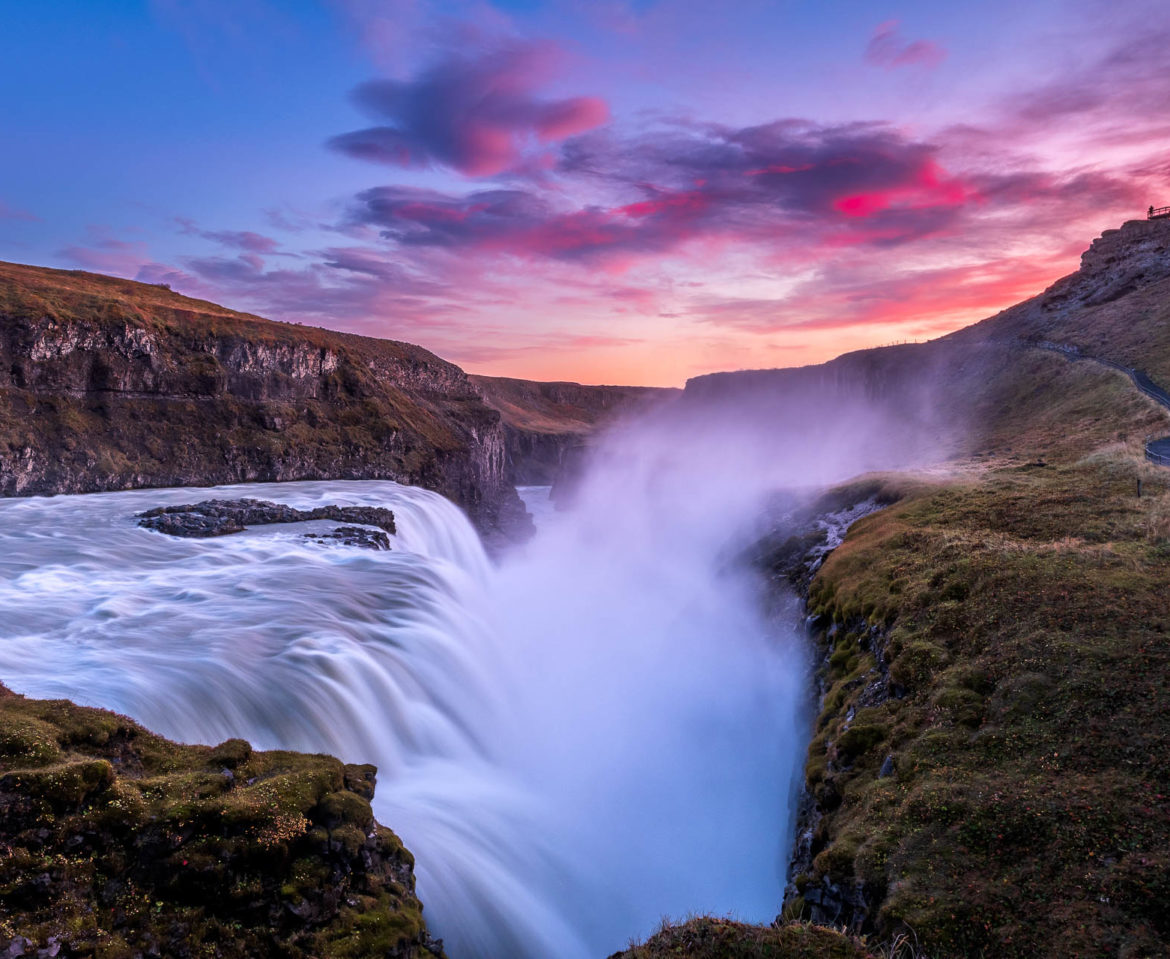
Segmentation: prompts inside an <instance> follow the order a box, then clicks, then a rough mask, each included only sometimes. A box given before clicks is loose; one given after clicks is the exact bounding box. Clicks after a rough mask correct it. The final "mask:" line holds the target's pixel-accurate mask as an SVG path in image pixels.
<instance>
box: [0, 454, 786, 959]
mask: <svg viewBox="0 0 1170 959" xmlns="http://www.w3.org/2000/svg"><path fill="white" fill-rule="evenodd" d="M628 479H629V476H628V475H627V480H628ZM634 485H635V486H638V483H635V484H634ZM523 492H524V494H525V496H526V498H527V499H528V500H529V503H530V505H531V506H532V507H533V511H534V513H536V514H537V515H538V518H539V522H540V525H541V528H540V532H539V534H538V536H537V538H536V539H535V540H534V541H533V542H532V543H531V544H529V545H528V546H527V547H526V548H524V549H523V550H519V551H517V552H515V553H514V554H512V555H511V556H509V557H506V558H505V559H504V560H503V562H501V563H500V564H498V565H495V564H493V563H491V562H489V560H488V559H487V557H486V556H485V554H484V551H483V548H482V547H481V544H480V542H479V539H478V537H477V535H476V533H475V531H474V530H473V529H472V527H471V526H470V524H469V523H468V522H467V520H466V518H465V517H464V516H463V514H462V513H461V512H460V511H459V510H458V509H457V508H456V507H455V506H453V505H451V504H450V503H449V502H447V501H446V500H444V499H443V498H441V497H439V496H437V495H435V494H432V493H428V492H426V491H423V490H420V489H415V488H409V487H403V486H399V485H397V484H395V483H391V482H381V481H378V482H373V481H371V482H364V481H363V482H301V483H285V484H248V485H237V486H226V487H217V488H214V489H168V490H139V491H133V492H121V493H104V494H91V495H81V496H58V497H51V498H42V497H37V498H27V499H10V500H5V501H0V681H3V682H4V683H6V684H7V685H9V686H10V687H11V688H12V689H14V690H16V691H18V692H21V693H24V694H26V695H30V696H36V697H65V698H69V699H72V700H74V701H76V702H79V703H82V704H86V705H91V706H100V707H104V708H108V709H113V710H116V711H118V712H122V713H125V714H128V715H130V716H132V717H133V718H135V719H137V720H139V721H140V722H142V723H143V724H145V725H146V726H148V727H149V728H151V729H153V730H155V731H157V732H160V733H162V734H164V735H166V736H169V737H171V738H174V739H179V740H183V741H189V742H205V743H216V742H219V741H222V740H224V739H227V738H229V737H233V736H240V737H244V738H246V739H248V740H250V741H251V742H253V743H254V744H255V745H256V746H257V747H258V748H261V749H270V748H278V747H279V748H291V749H298V750H307V751H313V752H328V753H332V754H335V755H338V756H340V757H341V758H343V759H344V760H346V761H348V762H373V763H375V764H377V766H378V768H379V775H378V788H377V796H376V798H375V800H374V810H375V813H376V815H377V816H378V819H379V820H380V821H381V822H383V823H385V824H386V825H388V826H390V827H391V828H393V829H394V830H395V831H396V832H398V833H399V834H400V835H401V836H402V837H403V839H404V841H405V842H406V844H407V846H408V847H409V848H410V849H411V851H412V852H413V853H414V854H415V856H416V858H417V878H418V892H419V896H420V898H421V899H422V901H423V902H424V904H425V908H426V916H427V920H428V924H429V925H430V927H431V930H432V933H433V934H434V935H436V936H441V937H442V938H443V939H444V940H445V943H446V948H447V951H448V954H449V955H450V956H451V957H452V959H519V957H532V959H538V957H539V959H549V957H555V959H600V957H603V956H605V955H608V954H609V953H610V952H612V951H614V950H616V949H619V948H621V947H623V946H624V945H625V944H626V942H627V941H628V940H629V938H630V937H633V936H640V935H646V934H648V933H649V932H650V931H652V930H653V928H654V927H655V926H656V925H657V923H658V921H659V920H660V919H661V917H663V916H674V917H679V916H682V915H685V914H686V913H687V912H710V913H716V914H733V915H735V916H738V917H741V918H745V919H749V920H756V921H770V920H771V919H772V918H773V916H774V915H775V913H776V912H777V910H778V907H779V904H780V900H781V893H782V887H783V878H784V877H783V873H784V865H785V861H786V854H787V851H788V849H787V847H788V838H787V837H788V835H789V832H790V828H789V827H790V815H791V813H790V806H791V797H792V792H793V786H794V782H795V779H794V777H795V773H796V770H797V769H798V768H799V765H800V761H801V756H802V753H803V746H804V740H805V732H804V730H803V719H802V716H801V706H802V704H803V702H804V695H803V689H804V688H805V683H806V678H807V671H806V664H805V662H804V659H803V651H802V644H801V642H800V641H799V640H798V638H797V637H796V634H795V630H796V628H797V626H796V624H797V621H798V617H797V616H796V615H795V611H794V614H793V616H792V617H791V623H790V624H789V625H784V624H781V623H777V622H775V621H772V622H765V621H764V619H763V618H762V615H761V613H760V612H759V609H760V603H759V593H758V585H757V584H755V583H752V582H751V581H750V578H749V577H745V576H743V575H742V573H740V572H737V571H736V567H735V564H734V563H730V562H729V561H728V558H727V553H726V551H724V552H722V553H721V552H720V548H719V547H720V546H726V545H727V537H728V528H726V527H724V528H722V529H719V528H717V527H719V526H720V525H721V524H723V523H724V522H725V519H726V518H725V517H724V518H723V519H719V518H715V517H711V516H710V515H708V514H707V513H702V512H700V511H698V510H697V509H695V510H694V513H693V515H691V514H689V513H688V511H687V508H686V505H685V504H686V502H687V500H686V498H685V497H683V496H676V495H671V493H670V491H669V490H667V491H665V492H664V491H663V490H662V489H659V488H656V487H655V486H654V483H653V482H651V480H650V479H646V482H645V483H643V484H642V485H641V486H639V487H638V488H635V489H631V488H622V489H619V488H612V489H607V488H604V487H598V488H596V489H594V490H593V491H592V493H590V491H586V493H585V494H583V496H582V505H581V506H580V507H579V508H578V509H577V510H575V511H573V512H570V513H568V514H565V515H553V514H552V513H551V512H550V511H549V510H547V509H546V508H545V507H546V502H545V500H546V497H547V491H546V490H541V489H530V490H525V491H523ZM245 496H248V497H255V498H258V499H265V500H272V501H275V502H279V503H287V504H289V505H292V506H295V507H298V508H302V509H307V508H310V507H313V506H319V505H325V504H330V503H334V504H339V505H355V506H358V505H369V506H386V507H389V508H390V509H392V510H393V511H394V514H395V517H396V520H397V525H398V533H397V535H395V536H393V537H392V538H391V540H392V545H393V549H392V550H391V551H389V552H377V551H371V550H366V549H359V548H354V547H348V546H342V545H320V544H317V543H313V542H310V541H307V540H306V539H305V538H304V536H303V534H304V533H305V532H307V531H311V530H321V529H328V528H332V526H333V525H335V524H332V523H327V522H319V523H304V524H290V525H278V526H268V527H256V528H252V529H249V530H248V531H246V532H244V533H241V534H237V535H232V536H226V537H220V538H216V539H209V540H197V539H177V538H172V537H169V536H166V535H163V534H159V533H155V532H151V531H148V530H145V529H141V528H139V527H138V526H137V525H136V521H135V518H134V516H135V514H136V513H138V512H140V511H143V510H146V509H149V508H151V507H155V506H165V505H175V504H180V503H191V502H198V501H201V500H205V499H210V498H213V497H215V498H233V499H234V498H240V497H245ZM692 498H693V497H692ZM623 501H625V502H628V503H634V504H635V505H636V508H633V509H628V508H622V507H619V506H618V505H617V504H620V503H621V502H623ZM667 517H669V518H670V522H663V520H664V518H667Z"/></svg>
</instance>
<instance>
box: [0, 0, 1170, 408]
mask: <svg viewBox="0 0 1170 959" xmlns="http://www.w3.org/2000/svg"><path fill="white" fill-rule="evenodd" d="M0 51H2V54H3V55H2V56H0V133H2V135H3V143H4V147H3V149H2V150H0V259H5V260H15V261H18V262H24V263H35V264H40V265H47V266H57V267H67V268H83V269H88V270H96V271H99V272H105V273H114V274H117V275H120V276H125V277H130V278H134V279H139V280H145V281H148V282H156V283H158V282H161V283H168V284H170V285H171V286H172V287H173V288H174V289H175V290H178V291H180V292H183V293H187V294H190V295H193V296H199V297H203V298H206V299H211V300H215V301H217V302H221V303H224V304H226V305H228V306H231V307H234V308H236V309H244V310H249V311H252V312H256V313H260V314H262V315H265V316H269V317H273V318H276V319H284V320H292V321H297V322H303V323H307V324H313V325H320V326H328V327H332V328H336V329H343V330H350V331H354V332H358V333H364V334H368V335H372V336H385V337H391V338H395V339H403V340H408V341H411V342H415V343H419V344H421V345H423V346H426V347H428V348H429V349H432V350H434V351H435V352H436V353H438V354H440V355H441V356H443V357H445V358H447V359H450V360H452V361H454V362H456V363H459V364H460V365H461V366H463V367H464V368H465V369H467V370H469V371H472V372H481V373H492V374H498V375H510V376H524V377H528V378H533V379H573V380H578V381H581V382H586V383H641V384H654V385H681V384H682V383H683V381H684V380H685V379H686V378H687V377H689V376H693V375H696V374H699V373H705V372H710V371H712V370H720V369H737V368H745V367H770V366H793V365H800V364H804V363H809V362H816V361H820V360H823V359H827V358H829V357H831V356H835V355H837V354H839V353H842V352H845V351H847V350H850V349H856V348H859V347H865V346H875V345H880V344H883V343H889V342H893V341H898V340H905V339H926V338H930V337H933V336H937V335H939V334H941V333H944V332H947V331H949V330H952V329H955V328H957V327H959V326H963V325H965V324H967V323H969V322H972V321H974V320H976V319H979V318H981V317H983V316H987V315H989V314H991V313H994V312H996V311H997V310H999V309H1001V308H1003V307H1005V306H1008V305H1010V304H1012V303H1013V302H1016V301H1018V300H1020V299H1022V298H1024V297H1026V296H1028V295H1031V294H1032V293H1034V292H1038V291H1039V290H1040V289H1042V288H1043V287H1044V286H1046V285H1047V284H1048V283H1050V282H1051V281H1052V280H1054V279H1056V278H1057V277H1058V276H1061V275H1063V274H1065V273H1068V272H1070V271H1071V270H1073V269H1075V267H1076V264H1077V258H1078V256H1079V254H1080V253H1081V252H1082V250H1083V249H1084V248H1085V247H1086V246H1087V245H1088V243H1089V241H1090V240H1091V239H1092V238H1093V237H1094V236H1096V235H1097V234H1099V233H1100V232H1101V231H1102V230H1104V229H1107V228H1111V227H1115V226H1118V225H1120V224H1121V222H1122V221H1124V220H1126V219H1132V218H1135V217H1138V216H1143V215H1144V210H1145V209H1146V207H1147V206H1149V205H1150V204H1160V205H1161V204H1170V69H1168V68H1167V63H1168V62H1170V3H1167V0H1110V2H1099V0H1024V2H1021V0H982V2H980V3H977V4H949V3H939V2H938V0H911V2H888V3H887V2H880V0H815V2H814V0H799V2H798V0H790V2H785V0H772V2H755V0H739V2H726V3H711V2H696V0H599V2H593V0H565V2H554V0H549V2H542V0H495V2H478V3H463V2H458V0H451V2H436V3H429V2H426V0H151V2H148V0H100V2H98V0H68V2H67V0H37V2H27V0H0Z"/></svg>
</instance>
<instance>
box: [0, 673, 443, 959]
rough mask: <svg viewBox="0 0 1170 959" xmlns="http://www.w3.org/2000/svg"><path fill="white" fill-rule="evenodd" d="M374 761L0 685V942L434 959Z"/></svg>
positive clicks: (139, 952)
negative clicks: (385, 812)
mask: <svg viewBox="0 0 1170 959" xmlns="http://www.w3.org/2000/svg"><path fill="white" fill-rule="evenodd" d="M375 772H376V771H375V769H374V767H373V766H352V765H351V766H345V765H342V763H341V762H340V761H338V760H336V759H333V758H331V757H328V756H306V755H301V754H297V753H287V752H253V751H252V749H251V747H250V746H249V745H248V744H247V743H246V742H244V741H243V740H239V739H232V740H228V741H227V742H224V743H221V744H220V745H219V746H216V747H210V746H183V745H179V744H177V743H172V742H168V741H167V740H165V739H162V738H161V737H159V736H155V735H153V734H152V733H150V732H148V731H147V730H145V729H143V728H142V727H141V726H139V725H138V724H137V723H134V722H133V721H131V720H129V719H127V718H126V717H124V716H118V715H116V714H114V713H110V712H107V711H105V710H100V709H86V708H82V707H79V706H75V705H73V704H71V703H68V702H64V701H49V700H33V699H25V698H24V697H23V696H17V695H15V694H13V693H11V692H9V691H8V690H7V689H5V688H4V687H3V686H0V847H2V848H3V850H4V855H3V856H0V949H3V950H4V952H3V954H4V955H5V956H22V955H23V956H60V957H72V956H95V955H97V956H108V957H131V956H166V957H176V959H180V957H187V956H206V955H214V956H220V957H224V959H237V957H238V959H250V957H254V956H277V955H279V956H286V957H288V959H301V957H305V959H307V957H310V956H313V957H334V959H343V957H358V956H382V957H387V959H441V957H442V955H443V947H442V943H440V942H437V941H435V940H433V939H431V937H430V936H429V935H428V934H427V931H426V925H425V923H424V922H423V918H422V905H421V904H420V903H419V901H418V898H417V897H416V896H415V893H414V875H413V868H414V860H413V858H412V857H411V855H410V853H409V852H407V851H406V849H404V848H403V846H402V843H401V842H400V841H399V840H398V837H396V836H395V835H394V833H392V832H391V831H390V830H388V829H385V828H383V827H382V826H380V825H378V823H376V822H375V821H374V817H373V813H372V811H371V809H370V799H371V798H372V797H373V795H374V779H375Z"/></svg>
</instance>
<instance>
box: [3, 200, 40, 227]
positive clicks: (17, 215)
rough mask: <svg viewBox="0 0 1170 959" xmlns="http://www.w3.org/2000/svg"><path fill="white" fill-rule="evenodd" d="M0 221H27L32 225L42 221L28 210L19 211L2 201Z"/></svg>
mask: <svg viewBox="0 0 1170 959" xmlns="http://www.w3.org/2000/svg"><path fill="white" fill-rule="evenodd" d="M0 220H27V221H29V222H30V223H32V222H36V221H39V220H40V217H39V216H35V215H34V214H32V213H29V212H28V210H19V209H17V208H16V207H13V206H9V205H8V204H7V203H5V202H4V201H3V200H0Z"/></svg>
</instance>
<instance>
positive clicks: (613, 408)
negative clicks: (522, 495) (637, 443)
mask: <svg viewBox="0 0 1170 959" xmlns="http://www.w3.org/2000/svg"><path fill="white" fill-rule="evenodd" d="M471 380H472V382H473V383H474V384H475V385H476V386H477V387H478V388H479V390H480V391H481V393H482V394H483V397H484V400H485V401H486V402H487V404H488V405H489V406H490V407H492V408H493V409H495V410H497V411H498V412H499V413H500V416H501V417H502V419H503V422H504V435H505V449H506V451H507V458H508V463H509V465H510V467H511V469H512V472H513V474H514V475H515V477H516V482H517V483H520V484H521V485H532V486H549V485H552V484H553V483H554V482H555V480H556V479H557V477H558V476H559V475H560V473H561V471H562V470H563V469H565V468H566V467H568V468H569V469H571V468H572V464H573V460H574V457H575V455H576V453H577V451H579V450H580V449H581V448H583V447H584V446H586V445H587V443H588V441H589V438H590V437H591V436H592V435H594V434H595V433H596V432H597V431H598V430H599V429H602V428H603V427H604V426H605V425H606V424H607V423H609V422H611V421H612V420H613V419H614V418H615V417H616V416H618V415H619V414H620V413H622V412H625V411H633V410H636V409H638V408H640V407H643V406H645V405H646V404H649V403H653V402H655V401H657V400H660V399H665V398H667V397H670V396H673V395H676V394H677V393H678V391H677V390H671V389H658V388H655V387H647V386H582V385H581V384H580V383H538V382H534V381H532V380H516V379H508V378H505V377H497V376H472V377H471Z"/></svg>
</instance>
